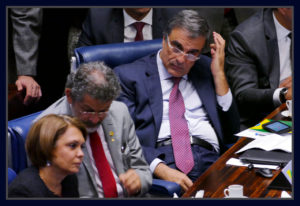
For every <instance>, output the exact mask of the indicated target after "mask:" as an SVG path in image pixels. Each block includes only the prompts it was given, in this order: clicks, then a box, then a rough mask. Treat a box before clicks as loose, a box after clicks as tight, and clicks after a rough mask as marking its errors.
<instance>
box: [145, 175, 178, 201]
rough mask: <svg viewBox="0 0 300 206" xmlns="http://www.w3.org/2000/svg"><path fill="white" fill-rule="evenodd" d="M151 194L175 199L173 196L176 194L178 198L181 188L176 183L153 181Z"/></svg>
mask: <svg viewBox="0 0 300 206" xmlns="http://www.w3.org/2000/svg"><path fill="white" fill-rule="evenodd" d="M149 193H151V194H154V195H159V196H168V197H173V194H174V193H176V194H177V195H178V196H180V195H181V187H180V185H179V184H177V183H175V182H170V181H166V180H161V179H153V180H152V186H151V188H150V191H149Z"/></svg>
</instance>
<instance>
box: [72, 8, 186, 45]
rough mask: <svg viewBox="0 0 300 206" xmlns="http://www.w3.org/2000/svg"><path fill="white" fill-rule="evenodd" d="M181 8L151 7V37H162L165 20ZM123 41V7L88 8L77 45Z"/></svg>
mask: <svg viewBox="0 0 300 206" xmlns="http://www.w3.org/2000/svg"><path fill="white" fill-rule="evenodd" d="M180 10H181V9H175V8H174V9H158V8H154V9H153V17H152V35H153V39H157V38H162V36H163V29H164V26H166V25H167V21H168V20H169V19H170V18H171V17H172V16H173V15H174V14H176V13H177V12H178V11H180ZM118 42H124V16H123V9H121V8H115V9H108V8H95V9H90V10H89V13H88V15H87V18H86V19H85V21H84V22H83V25H82V33H81V35H80V38H79V41H78V45H77V47H81V46H90V45H97V44H110V43H118Z"/></svg>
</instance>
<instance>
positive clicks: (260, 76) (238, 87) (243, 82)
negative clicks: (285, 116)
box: [226, 9, 280, 127]
mask: <svg viewBox="0 0 300 206" xmlns="http://www.w3.org/2000/svg"><path fill="white" fill-rule="evenodd" d="M227 55H228V56H227V58H226V75H227V78H228V81H229V84H230V86H231V89H232V91H233V94H234V96H235V98H236V101H237V104H238V107H239V111H240V116H241V123H242V124H244V125H245V126H247V127H249V126H253V125H254V124H256V123H258V122H259V121H261V120H262V119H263V118H264V117H265V116H266V114H268V113H270V112H271V111H272V110H274V109H275V105H274V103H273V93H274V91H275V89H276V88H278V86H279V77H280V69H279V66H280V65H279V51H278V44H277V36H276V30H275V24H274V20H273V16H272V9H263V10H262V11H259V12H257V13H256V14H255V15H253V16H252V17H250V18H249V19H247V20H246V21H244V22H243V23H242V24H240V25H239V26H238V27H237V28H236V29H235V30H234V31H233V32H232V33H231V37H230V42H229V45H228V53H227Z"/></svg>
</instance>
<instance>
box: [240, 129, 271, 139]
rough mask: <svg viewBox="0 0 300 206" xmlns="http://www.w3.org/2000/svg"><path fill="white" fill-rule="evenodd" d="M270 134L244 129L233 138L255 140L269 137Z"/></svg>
mask: <svg viewBox="0 0 300 206" xmlns="http://www.w3.org/2000/svg"><path fill="white" fill-rule="evenodd" d="M270 134H272V133H270V132H260V131H257V130H253V129H245V130H244V131H241V132H239V133H237V134H235V136H238V137H248V138H253V139H256V138H259V137H263V136H266V135H270Z"/></svg>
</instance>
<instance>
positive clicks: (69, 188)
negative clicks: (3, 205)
mask: <svg viewBox="0 0 300 206" xmlns="http://www.w3.org/2000/svg"><path fill="white" fill-rule="evenodd" d="M61 184H62V197H79V193H78V183H77V177H76V175H75V174H74V175H68V176H67V177H65V179H64V180H63V181H62V183H61ZM8 197H35V198H36V197H40V198H48V197H54V198H55V197H56V198H58V197H59V196H57V195H55V194H54V193H53V192H52V191H50V190H49V189H48V187H47V186H46V185H45V183H44V182H43V180H42V179H41V178H40V175H39V170H38V169H37V168H36V167H29V168H26V169H25V170H23V171H21V172H20V173H19V174H18V176H17V177H16V179H14V180H13V181H12V182H11V184H10V185H9V186H8Z"/></svg>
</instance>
